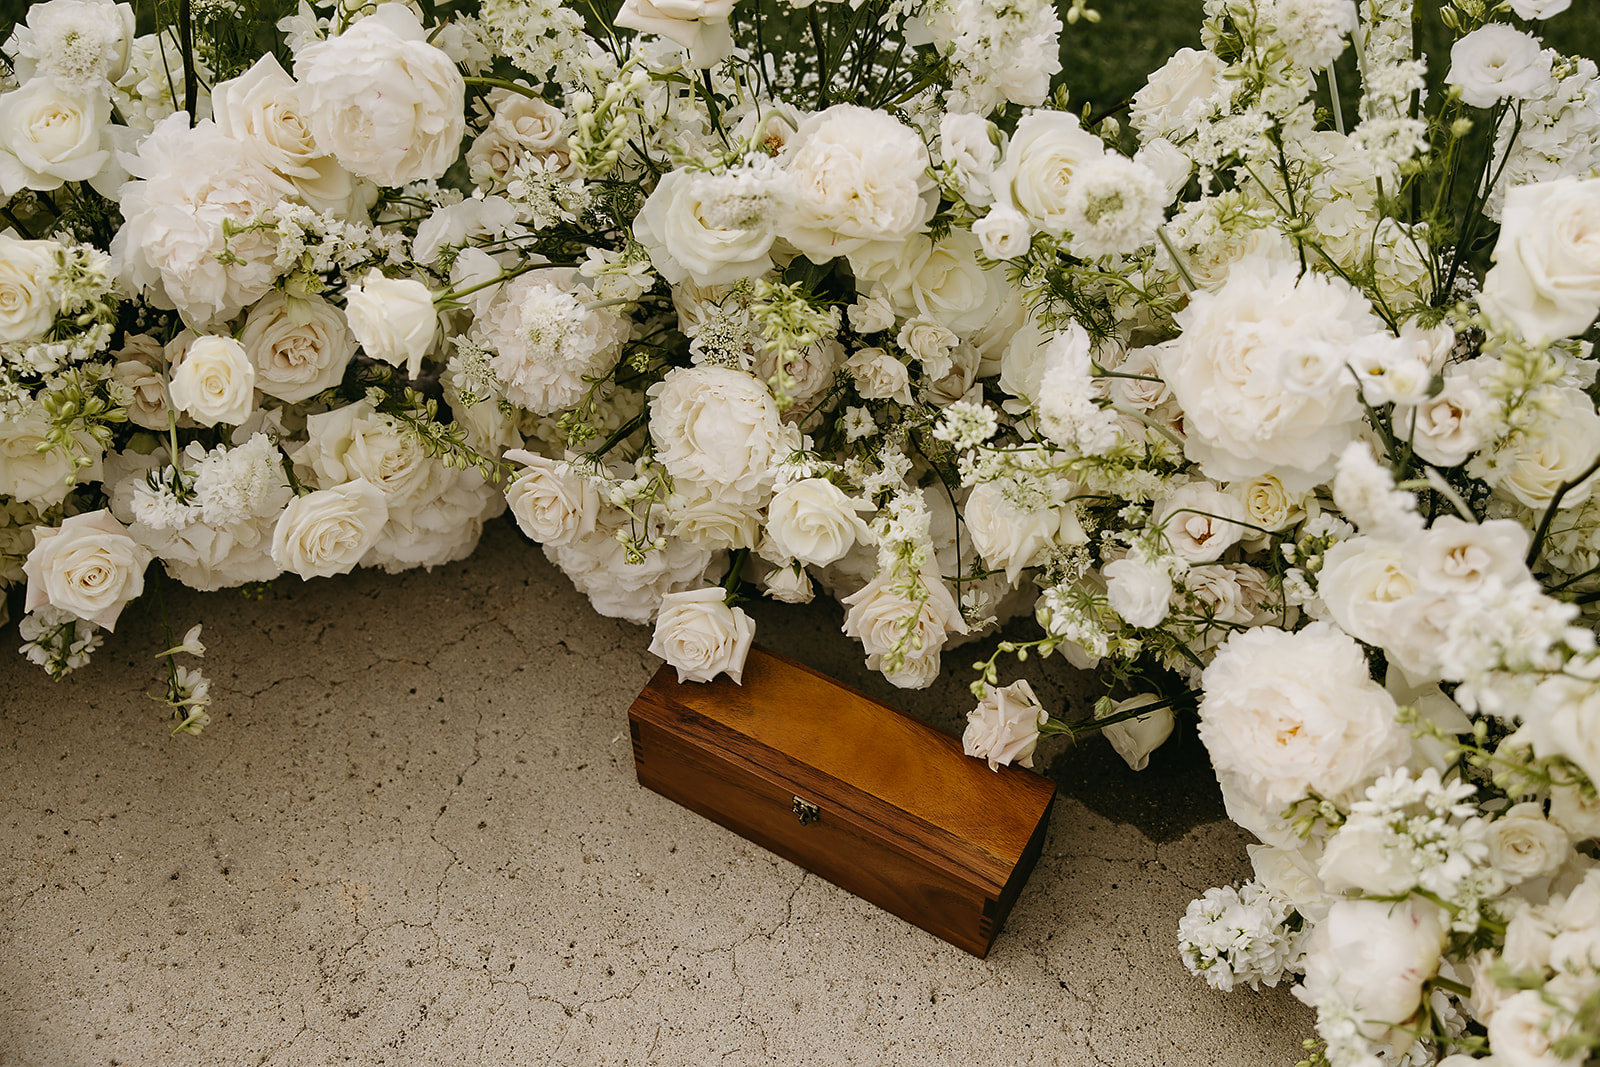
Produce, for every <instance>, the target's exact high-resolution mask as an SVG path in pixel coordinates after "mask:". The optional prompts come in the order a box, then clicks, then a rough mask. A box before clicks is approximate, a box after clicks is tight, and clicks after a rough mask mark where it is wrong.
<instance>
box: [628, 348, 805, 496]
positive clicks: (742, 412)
mask: <svg viewBox="0 0 1600 1067" xmlns="http://www.w3.org/2000/svg"><path fill="white" fill-rule="evenodd" d="M649 396H650V433H651V436H652V437H653V438H654V439H655V442H656V448H657V459H658V460H659V461H660V462H661V465H662V466H664V467H666V469H667V472H668V473H669V474H671V475H672V477H673V478H674V479H677V480H680V481H683V482H687V483H691V484H693V485H697V486H707V487H709V486H720V487H722V488H723V489H725V490H727V491H728V492H730V493H736V494H741V495H748V494H755V493H758V492H759V490H760V488H761V485H762V483H763V482H765V481H767V480H768V477H769V476H768V468H769V467H771V466H772V465H773V464H774V463H776V462H777V461H778V460H780V459H782V458H783V454H784V453H783V450H784V449H785V448H786V447H787V442H788V441H789V439H790V438H789V435H788V434H787V433H785V431H784V429H783V426H782V423H781V422H780V421H779V419H778V405H777V404H776V403H775V402H774V401H773V399H772V394H771V393H769V392H768V391H767V388H766V386H764V385H762V384H761V383H760V382H758V381H756V380H755V379H754V378H752V377H751V376H750V375H748V374H745V373H744V372H743V371H736V370H731V369H729V368H727V367H686V368H681V369H678V370H673V371H670V372H668V374H667V376H666V377H665V378H664V379H662V380H661V381H659V382H657V383H656V384H655V385H652V386H651V387H650V389H649Z"/></svg>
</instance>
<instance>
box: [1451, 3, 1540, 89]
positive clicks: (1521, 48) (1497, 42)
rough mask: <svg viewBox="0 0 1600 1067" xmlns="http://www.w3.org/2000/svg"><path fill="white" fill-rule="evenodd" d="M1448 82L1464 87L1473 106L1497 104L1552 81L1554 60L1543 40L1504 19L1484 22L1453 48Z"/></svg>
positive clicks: (1460, 87)
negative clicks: (1547, 57)
mask: <svg viewBox="0 0 1600 1067" xmlns="http://www.w3.org/2000/svg"><path fill="white" fill-rule="evenodd" d="M1444 81H1445V84H1446V85H1454V86H1456V87H1457V88H1459V89H1460V90H1461V99H1462V100H1463V101H1465V102H1466V103H1468V104H1470V105H1472V106H1473V107H1493V106H1494V105H1495V104H1496V103H1497V102H1499V101H1501V100H1504V99H1506V98H1507V97H1510V98H1511V99H1513V100H1524V99H1527V98H1528V97H1530V96H1533V95H1534V94H1536V93H1537V92H1539V90H1540V89H1543V88H1544V87H1545V86H1546V85H1548V84H1549V82H1550V64H1549V61H1548V60H1544V59H1543V57H1542V55H1541V53H1540V49H1539V41H1538V39H1537V38H1535V37H1530V36H1529V35H1528V34H1526V33H1523V32H1522V31H1521V30H1517V29H1513V28H1512V27H1510V26H1507V25H1505V24H1504V23H1500V22H1491V23H1489V24H1488V25H1486V26H1480V27H1479V28H1477V29H1475V30H1473V31H1472V32H1471V33H1469V34H1467V35H1466V36H1465V37H1462V38H1461V39H1460V40H1459V41H1457V42H1456V43H1455V44H1454V45H1452V46H1451V48H1450V70H1449V71H1448V72H1447V73H1446V74H1445V76H1444Z"/></svg>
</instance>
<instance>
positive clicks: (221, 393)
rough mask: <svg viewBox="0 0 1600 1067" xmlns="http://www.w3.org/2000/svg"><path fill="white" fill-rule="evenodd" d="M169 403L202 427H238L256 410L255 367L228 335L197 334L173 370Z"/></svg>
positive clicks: (238, 344) (242, 348) (246, 354)
mask: <svg viewBox="0 0 1600 1067" xmlns="http://www.w3.org/2000/svg"><path fill="white" fill-rule="evenodd" d="M170 390H171V393H172V403H173V404H174V405H175V406H176V407H177V408H178V409H179V410H181V411H184V412H186V413H187V414H188V415H190V416H191V417H193V419H194V420H195V421H196V422H198V423H200V424H201V425H203V426H215V425H217V424H218V423H226V424H227V425H229V426H238V425H239V424H241V423H243V422H244V420H245V419H248V418H249V417H250V412H252V411H254V410H255V396H256V369H255V367H254V366H253V365H252V364H251V362H250V356H249V354H248V353H247V352H245V350H244V346H243V345H241V344H240V343H239V342H238V341H235V340H234V339H233V338H231V337H220V336H217V335H216V334H206V335H205V336H204V337H197V338H195V340H194V343H193V344H191V345H190V346H189V349H188V351H186V352H185V353H184V354H183V359H182V360H181V361H180V362H179V363H178V366H177V367H176V368H175V369H174V370H173V372H172V384H171V386H170Z"/></svg>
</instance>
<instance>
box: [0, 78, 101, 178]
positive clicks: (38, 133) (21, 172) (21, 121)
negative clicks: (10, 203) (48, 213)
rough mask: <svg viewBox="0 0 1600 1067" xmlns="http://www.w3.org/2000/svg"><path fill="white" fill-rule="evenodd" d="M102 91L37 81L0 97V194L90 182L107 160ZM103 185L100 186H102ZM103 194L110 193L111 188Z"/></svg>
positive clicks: (42, 80) (44, 80)
mask: <svg viewBox="0 0 1600 1067" xmlns="http://www.w3.org/2000/svg"><path fill="white" fill-rule="evenodd" d="M110 122H111V102H110V99H109V98H108V97H107V96H106V94H105V93H104V92H101V91H83V92H73V91H69V90H65V89H62V88H60V87H58V86H56V85H52V84H51V83H50V82H49V81H48V80H46V79H43V78H41V79H37V80H35V81H31V82H29V83H28V84H26V85H24V86H23V87H22V88H20V89H16V90H13V91H12V92H9V93H5V94H4V95H0V196H5V197H8V198H9V197H11V196H14V195H15V194H16V193H17V192H18V191H20V190H22V189H40V190H50V189H59V188H60V187H61V186H62V185H63V184H64V183H66V182H87V181H91V180H92V179H94V178H95V176H96V175H98V174H99V173H100V172H101V171H102V170H104V169H105V168H106V166H107V164H108V163H109V162H110V161H111V150H110V149H109V148H108V147H105V146H104V144H103V142H104V136H103V135H104V132H105V128H106V126H107V125H108V124H109V123H110ZM102 184H103V183H102ZM97 191H103V192H104V193H106V194H111V195H114V194H115V193H116V189H115V187H114V186H113V187H109V188H106V189H104V190H97Z"/></svg>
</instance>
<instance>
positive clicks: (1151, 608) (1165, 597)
mask: <svg viewBox="0 0 1600 1067" xmlns="http://www.w3.org/2000/svg"><path fill="white" fill-rule="evenodd" d="M1101 573H1102V574H1104V575H1105V579H1106V601H1107V602H1108V603H1110V605H1111V610H1112V611H1115V612H1116V613H1117V614H1118V615H1120V616H1121V617H1122V619H1123V621H1124V622H1126V623H1127V624H1128V625H1129V626H1137V627H1139V628H1140V629H1141V630H1148V629H1149V628H1150V627H1152V626H1159V625H1160V624H1161V621H1162V620H1163V619H1165V618H1166V617H1167V612H1168V611H1170V610H1171V605H1172V578H1171V576H1170V575H1169V574H1168V573H1167V571H1166V569H1165V568H1162V567H1155V566H1152V565H1151V564H1149V563H1147V562H1144V561H1142V560H1139V559H1135V558H1134V557H1132V556H1128V557H1126V558H1123V559H1118V560H1113V561H1111V562H1110V563H1107V564H1106V565H1105V566H1104V567H1102V568H1101Z"/></svg>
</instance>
